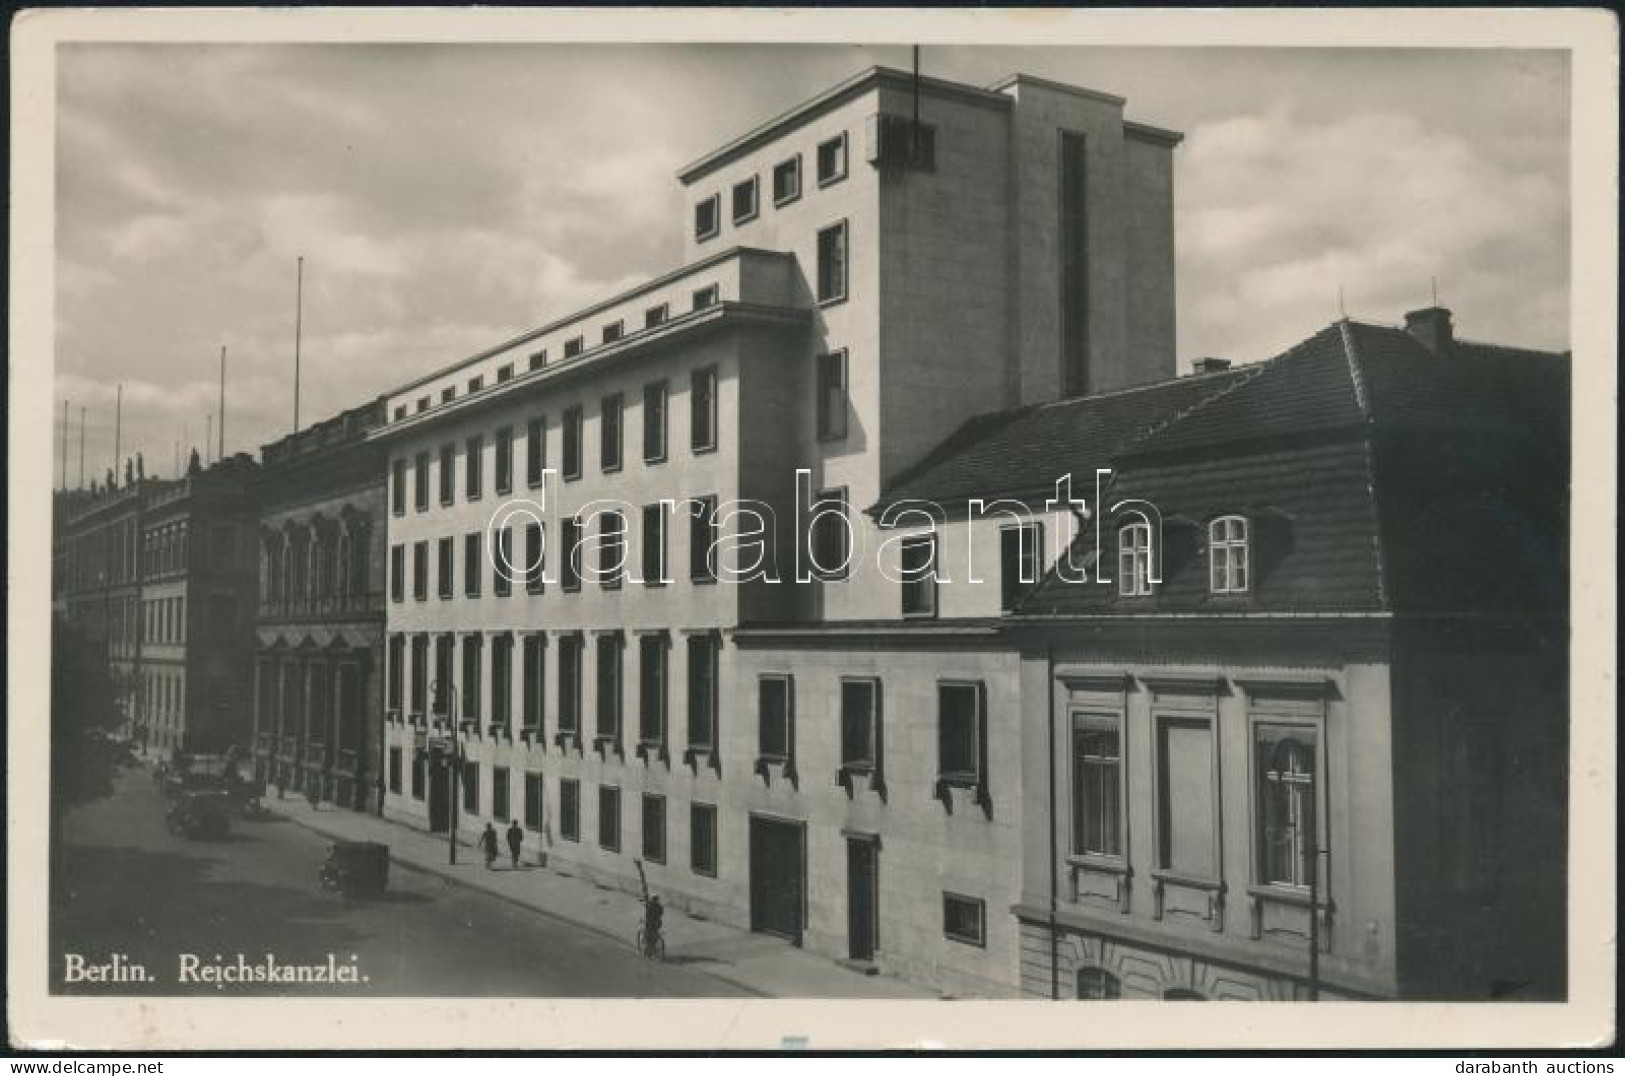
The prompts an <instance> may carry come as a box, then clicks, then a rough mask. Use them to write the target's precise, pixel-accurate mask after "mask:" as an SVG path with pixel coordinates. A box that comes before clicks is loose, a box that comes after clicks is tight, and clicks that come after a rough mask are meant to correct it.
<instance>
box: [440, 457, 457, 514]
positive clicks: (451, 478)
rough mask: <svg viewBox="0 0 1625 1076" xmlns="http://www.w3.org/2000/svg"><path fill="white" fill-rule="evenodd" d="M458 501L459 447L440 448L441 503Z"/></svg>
mask: <svg viewBox="0 0 1625 1076" xmlns="http://www.w3.org/2000/svg"><path fill="white" fill-rule="evenodd" d="M456 499H457V446H456V445H452V444H446V445H441V446H440V503H441V504H450V503H451V502H452V501H454V500H456Z"/></svg>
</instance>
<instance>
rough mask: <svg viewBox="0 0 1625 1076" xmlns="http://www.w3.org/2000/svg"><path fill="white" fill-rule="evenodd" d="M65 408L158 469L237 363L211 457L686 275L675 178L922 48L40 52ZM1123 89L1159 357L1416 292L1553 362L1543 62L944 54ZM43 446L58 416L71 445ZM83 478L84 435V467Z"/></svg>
mask: <svg viewBox="0 0 1625 1076" xmlns="http://www.w3.org/2000/svg"><path fill="white" fill-rule="evenodd" d="M58 62H59V66H58V100H57V119H58V124H57V135H56V154H57V156H56V169H57V173H56V174H57V183H56V189H57V203H56V240H57V262H56V294H57V307H56V320H57V337H56V342H57V348H56V359H57V390H58V394H57V402H56V408H57V414H58V418H60V409H61V406H62V400H63V399H69V400H71V401H72V402H73V405H74V407H73V412H72V420H71V425H72V438H73V440H74V441H75V442H76V441H77V437H78V407H79V405H84V406H85V407H87V408H88V410H89V412H90V429H89V432H88V435H87V440H86V458H87V461H88V462H87V465H86V466H87V477H88V476H89V475H99V474H101V473H102V472H103V471H104V470H105V469H106V467H107V465H108V462H109V461H110V459H111V454H112V447H113V446H112V441H113V430H112V425H113V399H114V394H115V384H116V383H118V382H120V381H122V382H123V384H124V446H125V449H126V454H129V453H130V452H133V451H135V450H137V449H139V450H141V451H142V452H144V454H145V457H146V461H147V465H148V470H149V472H152V473H158V474H167V473H169V471H170V470H171V468H172V465H173V462H174V452H175V445H176V443H177V442H184V443H193V444H198V445H201V444H202V442H203V428H204V423H205V415H206V414H208V413H209V412H211V411H212V410H213V409H214V407H215V394H216V380H215V379H216V374H217V364H218V358H219V349H220V347H221V346H222V345H224V346H226V347H227V348H228V352H229V364H230V369H231V373H230V382H229V396H228V400H227V405H226V406H227V429H226V434H227V451H228V452H230V451H238V450H249V451H257V449H258V446H259V445H261V444H263V443H264V442H266V441H268V440H272V439H274V438H275V437H277V436H280V435H281V434H283V433H285V432H287V430H288V428H289V427H290V424H291V421H292V411H293V392H292V376H291V375H292V365H293V340H294V298H295V259H296V258H297V257H298V256H300V255H303V256H304V258H305V288H304V333H303V360H304V378H303V382H302V386H303V387H302V394H301V404H300V412H301V419H302V421H303V422H306V423H308V422H309V421H311V420H312V419H316V418H320V417H324V416H326V415H329V414H331V413H333V412H335V411H338V410H340V409H342V408H345V407H348V406H352V405H354V404H355V403H358V402H360V401H362V400H364V399H366V398H367V397H369V396H371V395H374V394H377V393H378V392H381V391H383V390H385V389H386V388H388V387H390V386H391V385H392V384H395V383H397V382H400V381H405V380H408V379H410V378H412V377H414V376H416V375H418V374H420V373H424V372H426V371H428V370H430V369H432V368H434V367H437V366H439V365H442V364H444V363H447V362H450V361H453V360H455V359H458V358H461V357H463V356H464V355H466V354H469V353H471V352H473V351H476V350H478V349H480V348H483V347H486V346H488V345H491V344H494V343H497V342H499V341H501V340H504V339H506V338H508V337H509V336H512V335H513V334H515V333H517V332H519V331H522V330H524V329H526V328H529V327H532V326H534V325H537V324H539V323H541V322H543V321H545V320H549V319H551V318H553V317H557V316H559V315H562V314H567V313H569V312H570V311H571V310H572V309H575V308H577V307H579V306H581V305H584V304H585V303H587V302H589V301H591V300H594V299H596V298H600V297H603V296H605V295H608V294H610V293H613V292H615V291H616V290H618V289H621V288H624V287H627V286H630V285H632V284H634V283H636V282H637V281H639V280H641V279H643V278H645V277H647V276H649V275H651V274H654V273H657V272H659V271H662V270H664V269H667V268H670V267H672V266H674V265H675V264H676V263H677V259H678V256H679V250H680V239H681V231H680V230H681V228H682V227H683V226H684V222H685V221H686V215H685V212H684V207H683V205H682V203H681V200H680V198H679V190H678V186H677V183H676V180H675V178H674V173H675V170H676V169H677V168H678V167H679V166H681V165H682V164H684V163H686V162H688V161H689V160H692V159H693V158H695V157H698V156H699V155H701V154H702V153H703V152H705V151H706V150H707V149H709V148H711V147H713V146H715V145H716V144H718V143H719V142H721V141H723V140H725V139H727V138H729V137H731V136H733V135H736V134H739V133H741V132H743V131H744V130H747V129H748V128H750V127H752V126H754V125H756V124H757V123H759V122H761V121H762V120H764V119H766V118H769V117H771V116H773V115H775V114H777V113H778V112H780V111H782V110H784V109H786V108H788V107H790V106H792V105H794V104H795V103H797V102H798V101H801V100H803V99H805V98H807V97H810V96H812V95H813V94H815V93H817V92H819V91H820V90H822V89H824V88H826V87H827V86H829V85H830V84H832V83H834V82H836V81H838V80H840V79H842V78H844V77H846V76H848V75H850V74H852V73H854V72H856V71H858V70H861V69H863V68H865V67H868V66H870V65H873V64H877V63H879V64H890V65H894V66H898V67H907V66H908V64H909V62H910V61H909V54H908V49H907V48H906V47H892V46H886V47H872V48H871V47H857V46H849V45H831V46H792V45H749V46H746V45H728V46H704V47H702V46H661V47H653V46H642V47H627V46H581V45H572V46H568V47H560V46H531V45H469V46H442V45H434V46H419V45H400V46H387V45H361V46H356V45H297V46H247V47H237V46H218V45H187V46H170V45H68V46H63V47H62V48H61V49H59V52H58ZM925 66H926V70H927V73H929V74H933V75H938V76H942V77H946V78H954V79H960V80H964V81H967V82H972V83H977V84H985V83H988V82H991V81H993V80H994V79H996V78H998V77H999V76H1001V75H1004V74H1007V73H1009V72H1011V71H1018V70H1019V71H1026V72H1030V73H1033V74H1038V75H1043V76H1046V77H1049V78H1054V79H1059V80H1063V81H1068V82H1074V83H1077V84H1081V85H1085V86H1091V87H1095V88H1098V89H1102V90H1107V91H1110V92H1112V93H1116V94H1119V95H1122V96H1124V97H1126V98H1128V115H1129V117H1130V118H1131V119H1137V120H1141V121H1144V122H1147V123H1152V124H1156V125H1158V126H1164V127H1171V128H1175V129H1177V130H1181V131H1184V132H1185V133H1186V136H1187V138H1186V141H1185V143H1184V144H1183V145H1182V146H1181V147H1180V148H1179V149H1178V150H1177V151H1176V157H1175V162H1176V169H1177V171H1176V176H1177V179H1176V191H1177V225H1176V227H1177V236H1178V242H1177V247H1178V266H1179V273H1178V287H1179V293H1178V309H1179V351H1180V359H1181V363H1182V364H1183V363H1184V362H1185V361H1186V360H1188V359H1191V358H1194V357H1196V356H1199V355H1223V356H1228V357H1232V358H1235V359H1238V360H1254V359H1260V358H1265V357H1268V356H1269V355H1270V354H1273V353H1274V352H1276V351H1278V350H1280V349H1281V348H1283V347H1285V346H1287V345H1290V344H1291V343H1293V342H1295V341H1296V340H1298V339H1301V338H1302V337H1304V336H1306V335H1308V334H1309V333H1311V332H1313V331H1314V330H1315V329H1317V328H1319V327H1321V326H1322V325H1324V324H1326V323H1327V322H1329V321H1331V320H1333V319H1334V318H1335V317H1337V315H1338V291H1339V288H1340V287H1341V289H1342V291H1343V294H1344V296H1345V300H1344V302H1345V305H1346V307H1347V310H1348V312H1349V313H1350V314H1351V315H1353V316H1356V317H1364V318H1368V319H1372V320H1377V321H1383V322H1397V321H1398V320H1399V319H1400V317H1401V315H1402V314H1403V312H1404V311H1405V310H1407V309H1412V308H1414V307H1417V306H1421V305H1424V304H1425V303H1426V302H1427V301H1428V298H1429V295H1428V291H1429V278H1430V277H1437V278H1438V281H1439V285H1438V286H1439V298H1440V301H1441V302H1442V303H1443V304H1444V305H1447V306H1449V307H1451V308H1452V309H1453V310H1454V311H1455V313H1456V320H1457V325H1458V327H1459V328H1458V331H1459V332H1460V333H1461V334H1462V335H1465V336H1470V337H1472V338H1475V339H1481V340H1490V341H1495V342H1505V343H1519V344H1528V345H1534V346H1541V347H1551V348H1563V347H1567V346H1568V305H1569V279H1568V233H1569V208H1568V189H1569V64H1568V60H1567V57H1566V54H1565V53H1562V52H1552V51H1547V52H1533V51H1525V52H1520V51H1508V50H1494V51H1491V50H1474V51H1468V50H1459V51H1435V50H1424V49H1405V50H1383V51H1369V50H1311V49H1291V50H1286V49H1279V50H1264V49H1218V48H1200V49H1189V48H1187V49H1174V48H1166V49H1145V48H1135V49H1121V48H1119V49H1109V48H1019V49H1018V48H948V47H940V48H939V47H933V48H928V49H926V50H925ZM59 435H60V428H59ZM70 457H71V461H70V478H75V477H76V472H77V466H78V463H77V447H76V445H75V446H74V447H72V448H70Z"/></svg>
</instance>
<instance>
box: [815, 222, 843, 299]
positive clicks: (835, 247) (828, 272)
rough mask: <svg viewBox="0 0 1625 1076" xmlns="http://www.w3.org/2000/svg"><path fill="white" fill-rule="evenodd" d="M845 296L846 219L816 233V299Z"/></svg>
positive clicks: (841, 297)
mask: <svg viewBox="0 0 1625 1076" xmlns="http://www.w3.org/2000/svg"><path fill="white" fill-rule="evenodd" d="M845 298H846V221H844V220H843V221H842V222H841V223H839V224H832V225H830V226H829V227H828V228H825V229H824V230H823V231H821V232H819V233H818V301H819V302H821V303H833V302H839V301H840V300H842V299H845Z"/></svg>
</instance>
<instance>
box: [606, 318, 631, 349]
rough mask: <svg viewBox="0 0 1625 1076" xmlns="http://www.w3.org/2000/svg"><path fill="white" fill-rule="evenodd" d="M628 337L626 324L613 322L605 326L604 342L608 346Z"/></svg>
mask: <svg viewBox="0 0 1625 1076" xmlns="http://www.w3.org/2000/svg"><path fill="white" fill-rule="evenodd" d="M625 335H626V322H624V321H612V322H610V323H609V324H608V325H605V326H604V335H603V340H604V343H606V344H613V343H614V342H615V341H617V340H619V339H620V338H621V337H623V336H625Z"/></svg>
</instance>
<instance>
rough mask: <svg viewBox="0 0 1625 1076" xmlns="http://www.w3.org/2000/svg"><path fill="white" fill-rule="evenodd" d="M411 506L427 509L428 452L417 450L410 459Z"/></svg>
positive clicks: (425, 510) (421, 510)
mask: <svg viewBox="0 0 1625 1076" xmlns="http://www.w3.org/2000/svg"><path fill="white" fill-rule="evenodd" d="M412 507H413V508H415V509H417V510H418V511H419V512H427V511H428V510H429V454H428V453H427V452H419V453H418V454H417V456H416V457H415V458H414V459H413V460H412Z"/></svg>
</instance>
